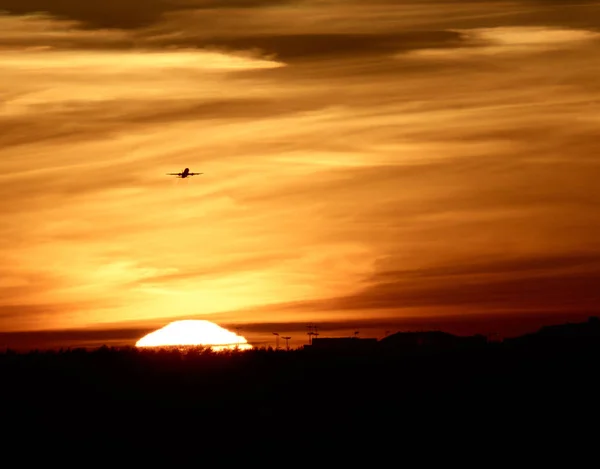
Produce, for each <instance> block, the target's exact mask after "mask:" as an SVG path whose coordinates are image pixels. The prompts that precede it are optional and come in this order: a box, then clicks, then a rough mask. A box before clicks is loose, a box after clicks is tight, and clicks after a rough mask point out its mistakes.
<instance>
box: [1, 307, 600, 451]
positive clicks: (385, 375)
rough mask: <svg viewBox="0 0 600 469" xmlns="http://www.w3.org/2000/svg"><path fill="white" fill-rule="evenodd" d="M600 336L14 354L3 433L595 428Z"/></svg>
mask: <svg viewBox="0 0 600 469" xmlns="http://www.w3.org/2000/svg"><path fill="white" fill-rule="evenodd" d="M598 332H599V331H598V320H597V318H590V320H589V321H587V322H585V323H581V324H565V325H560V326H554V327H549V328H542V329H541V330H540V331H538V332H537V333H536V334H530V335H527V336H522V337H519V338H516V339H514V340H507V341H504V342H502V343H492V342H488V341H486V340H485V338H484V337H482V336H473V337H462V338H461V337H457V336H453V335H451V334H447V333H443V332H439V331H430V332H416V333H415V332H407V333H403V332H400V333H397V334H393V335H390V336H388V337H386V338H384V339H382V340H380V341H378V342H377V344H378V345H377V346H369V347H334V348H328V347H322V348H315V347H312V348H308V347H307V348H306V349H296V350H290V351H283V350H273V349H272V348H263V349H254V350H248V351H227V352H214V351H212V350H210V348H206V347H191V348H190V347H188V348H177V347H164V348H157V349H136V348H132V347H125V348H109V347H106V346H104V347H101V348H99V349H96V350H92V351H89V350H85V349H66V350H60V351H31V352H29V353H16V352H13V351H10V350H7V351H6V352H4V353H2V354H0V377H1V380H2V383H3V385H2V387H1V391H0V398H1V402H2V422H3V425H4V426H5V428H7V429H10V432H11V434H12V435H17V434H28V435H29V436H28V438H29V439H30V440H31V439H32V438H33V437H32V432H34V433H35V431H38V432H41V433H42V434H41V435H37V437H36V438H41V439H42V440H43V441H45V442H53V444H64V442H65V441H69V444H75V442H76V444H77V445H83V446H86V445H98V444H99V442H102V445H104V447H105V451H108V448H109V447H114V445H117V446H118V445H119V444H123V445H125V446H126V447H128V448H129V449H131V447H130V446H129V445H132V444H133V443H132V442H133V441H138V442H140V443H139V444H141V445H142V446H143V447H144V448H146V450H147V449H148V448H154V449H156V448H160V449H161V450H165V451H166V450H170V449H173V448H179V447H181V446H182V445H184V446H185V445H192V446H191V447H198V445H200V446H202V447H204V446H209V447H211V448H214V447H215V445H221V446H226V447H228V448H233V447H236V448H241V447H245V448H258V447H260V448H265V447H269V446H273V445H276V446H278V447H279V448H283V447H284V446H285V445H289V447H291V448H298V447H301V446H302V445H305V444H311V445H312V444H316V443H318V442H321V443H324V442H327V445H328V447H330V448H333V446H335V444H336V442H337V443H338V444H341V446H340V447H344V446H345V445H347V444H348V441H350V440H348V438H350V439H352V438H354V439H356V438H358V439H359V440H360V439H362V440H361V441H362V444H363V445H367V442H368V441H371V442H374V443H373V444H375V445H377V443H376V441H383V440H376V439H375V440H373V439H374V438H376V437H375V435H379V436H378V437H377V438H389V437H391V436H394V437H395V438H409V439H410V438H416V435H427V436H426V439H427V440H428V441H433V440H434V439H436V438H441V439H444V440H448V439H451V438H452V437H456V435H455V434H454V432H455V431H456V428H457V425H459V422H462V423H460V425H466V426H465V427H464V428H465V430H464V431H465V432H468V433H469V434H470V435H471V436H472V437H473V438H475V437H477V435H479V436H481V432H482V431H484V430H485V432H488V433H487V434H488V435H490V434H491V433H489V432H493V433H494V434H496V433H498V432H500V430H501V426H500V427H499V426H498V425H499V424H498V422H503V423H504V425H508V426H509V427H515V425H517V423H516V422H519V421H521V419H523V418H524V416H526V420H527V421H528V422H529V423H528V425H529V428H531V426H532V425H535V426H536V427H539V428H543V427H544V425H546V424H545V423H544V422H548V421H552V422H554V423H553V424H552V425H554V426H555V425H557V422H563V423H564V424H567V423H569V422H571V423H569V425H572V421H573V418H575V417H576V416H581V415H586V416H589V415H590V404H589V403H591V402H595V400H596V399H597V395H598V391H599V390H600V385H599V384H597V381H598V380H597V379H596V374H597V366H598V359H599V358H600V337H599V334H598ZM582 337H585V338H586V340H585V341H583V340H582ZM350 340H351V341H354V342H351V343H360V341H361V340H364V339H350ZM346 343H347V341H346ZM371 345H373V343H372V342H371ZM563 423H561V425H562V424H563ZM517 426H518V425H517ZM390 428H391V430H390ZM35 429H37V430H35ZM40 429H41V430H40ZM452 429H455V430H452ZM512 431H518V428H513V430H512ZM21 432H25V433H21ZM65 435H68V440H65V438H67V437H66V436H65ZM342 435H345V436H342ZM406 441H408V440H406ZM448 441H449V440H448ZM61 442H62V443H61ZM102 445H101V446H102ZM332 445H333V446H332ZM83 446H82V447H83ZM371 447H372V446H371ZM140 456H141V455H140Z"/></svg>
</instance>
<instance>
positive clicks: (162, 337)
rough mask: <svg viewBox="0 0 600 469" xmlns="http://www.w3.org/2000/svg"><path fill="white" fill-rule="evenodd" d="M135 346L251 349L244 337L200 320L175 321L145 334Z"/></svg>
mask: <svg viewBox="0 0 600 469" xmlns="http://www.w3.org/2000/svg"><path fill="white" fill-rule="evenodd" d="M135 345H136V347H161V346H165V347H166V346H180V345H181V346H185V345H209V346H211V348H212V349H213V350H225V349H235V348H236V347H237V348H240V349H242V350H247V349H251V348H252V345H250V344H249V343H248V342H247V341H246V339H245V338H244V337H242V336H240V335H237V334H235V333H233V332H231V331H228V330H227V329H224V328H222V327H221V326H219V325H217V324H215V323H213V322H210V321H202V320H191V319H190V320H184V321H175V322H172V323H170V324H167V325H166V326H164V327H162V328H161V329H158V330H156V331H154V332H151V333H150V334H147V335H145V336H144V337H142V338H141V339H140V340H138V341H137V342H136V344H135Z"/></svg>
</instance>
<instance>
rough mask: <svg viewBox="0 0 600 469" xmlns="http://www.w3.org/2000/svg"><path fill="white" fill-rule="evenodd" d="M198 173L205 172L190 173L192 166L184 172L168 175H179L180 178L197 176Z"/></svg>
mask: <svg viewBox="0 0 600 469" xmlns="http://www.w3.org/2000/svg"><path fill="white" fill-rule="evenodd" d="M198 174H204V173H190V168H185V169H184V170H183V171H182V172H180V173H167V176H177V177H179V178H182V179H183V178H186V177H188V176H196V175H198Z"/></svg>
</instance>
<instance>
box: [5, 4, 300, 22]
mask: <svg viewBox="0 0 600 469" xmlns="http://www.w3.org/2000/svg"><path fill="white" fill-rule="evenodd" d="M285 3H297V2H293V1H286V0H277V1H275V0H228V1H227V2H221V1H218V0H104V1H102V2H97V3H95V2H81V1H79V0H0V11H2V10H4V11H6V12H8V13H10V14H14V15H26V14H33V13H40V12H43V13H49V14H51V15H53V16H56V17H58V18H64V19H71V20H76V21H81V22H82V23H83V25H84V26H86V27H92V28H127V29H129V28H140V27H143V26H147V25H149V24H152V23H154V22H156V21H158V20H159V19H160V17H161V16H162V15H164V14H165V13H169V12H175V11H181V10H188V9H190V10H191V9H214V8H218V9H223V10H227V9H230V8H252V7H260V6H267V5H274V4H285Z"/></svg>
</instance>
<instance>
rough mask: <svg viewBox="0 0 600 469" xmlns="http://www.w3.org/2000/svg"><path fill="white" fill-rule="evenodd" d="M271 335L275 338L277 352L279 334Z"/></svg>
mask: <svg viewBox="0 0 600 469" xmlns="http://www.w3.org/2000/svg"><path fill="white" fill-rule="evenodd" d="M273 335H274V336H275V350H279V333H277V332H273Z"/></svg>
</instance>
